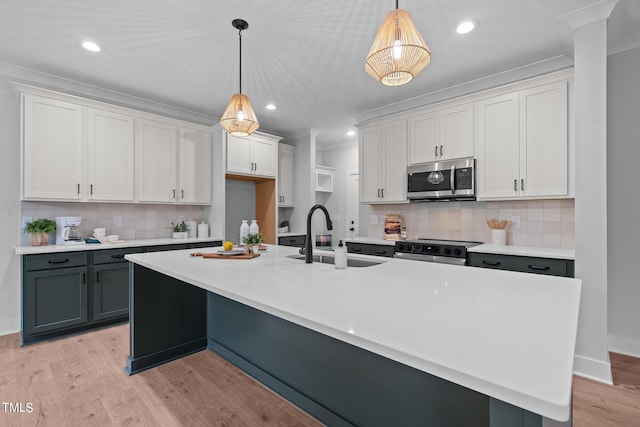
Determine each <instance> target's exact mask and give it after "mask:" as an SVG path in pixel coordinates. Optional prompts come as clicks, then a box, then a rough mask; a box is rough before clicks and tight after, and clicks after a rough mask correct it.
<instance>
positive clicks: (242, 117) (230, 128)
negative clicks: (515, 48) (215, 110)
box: [220, 19, 260, 136]
mask: <svg viewBox="0 0 640 427" xmlns="http://www.w3.org/2000/svg"><path fill="white" fill-rule="evenodd" d="M231 25H233V28H235V29H237V30H238V39H239V41H240V72H239V79H238V80H239V82H240V85H239V86H240V90H239V91H238V92H239V93H236V94H235V95H233V96H232V97H231V101H229V105H227V108H226V109H225V110H224V113H223V114H222V118H220V124H221V125H222V127H223V128H225V130H226V131H227V132H229V133H230V134H231V135H233V136H248V135H251V134H252V133H253V132H255V131H256V130H258V127H259V126H260V125H259V124H258V119H257V118H256V115H255V113H254V112H253V108H251V104H250V103H249V98H247V96H246V95H243V94H242V30H246V29H247V28H249V24H248V23H247V21H245V20H243V19H234V20H233V21H232V22H231Z"/></svg>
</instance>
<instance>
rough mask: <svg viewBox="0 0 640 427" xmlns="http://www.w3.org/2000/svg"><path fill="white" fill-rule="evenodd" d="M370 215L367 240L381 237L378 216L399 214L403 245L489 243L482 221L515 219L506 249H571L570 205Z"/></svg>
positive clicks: (470, 206) (414, 207)
mask: <svg viewBox="0 0 640 427" xmlns="http://www.w3.org/2000/svg"><path fill="white" fill-rule="evenodd" d="M371 209H372V212H373V213H372V214H371V215H375V216H376V218H375V220H376V222H377V224H369V226H368V227H369V236H370V237H383V236H384V216H385V215H386V214H392V213H399V214H400V215H402V226H403V227H406V228H407V238H408V239H415V238H418V237H426V238H432V239H454V240H470V241H478V242H485V243H491V231H490V229H489V227H488V226H487V220H488V219H491V218H498V219H500V220H502V219H506V220H512V218H513V217H519V220H520V224H519V225H516V224H512V225H511V227H509V229H508V230H507V244H509V245H518V246H539V247H549V248H570V249H573V248H574V247H575V226H574V200H573V199H562V200H528V201H511V202H507V201H505V202H434V203H409V204H401V205H371ZM372 219H373V218H372ZM369 222H372V221H369ZM363 225H364V224H363Z"/></svg>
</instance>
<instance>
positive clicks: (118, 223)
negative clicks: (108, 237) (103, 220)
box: [113, 215, 122, 227]
mask: <svg viewBox="0 0 640 427" xmlns="http://www.w3.org/2000/svg"><path fill="white" fill-rule="evenodd" d="M113 225H115V226H116V227H117V226H121V225H122V217H121V216H120V215H116V216H114V217H113Z"/></svg>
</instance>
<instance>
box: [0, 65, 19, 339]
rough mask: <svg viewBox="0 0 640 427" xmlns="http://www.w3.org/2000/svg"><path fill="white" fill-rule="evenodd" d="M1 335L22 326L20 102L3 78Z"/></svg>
mask: <svg viewBox="0 0 640 427" xmlns="http://www.w3.org/2000/svg"><path fill="white" fill-rule="evenodd" d="M0 111H2V114H0V182H2V183H3V185H2V190H0V191H1V193H0V194H1V196H0V223H2V224H3V225H4V231H3V232H2V233H0V335H3V334H4V333H9V332H16V331H17V330H18V328H19V325H20V274H19V265H20V262H19V257H18V256H17V255H16V254H15V250H14V248H15V246H18V245H19V243H20V229H19V224H20V219H19V210H20V203H19V201H18V200H19V197H20V196H19V191H20V185H19V183H20V114H19V113H20V100H19V97H18V94H17V92H14V91H13V89H12V87H11V82H10V80H9V79H8V78H6V77H4V76H2V75H0Z"/></svg>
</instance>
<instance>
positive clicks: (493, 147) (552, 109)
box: [476, 81, 569, 200]
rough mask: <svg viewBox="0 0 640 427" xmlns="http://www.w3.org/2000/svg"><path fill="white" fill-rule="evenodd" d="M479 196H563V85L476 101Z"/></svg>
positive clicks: (565, 114) (565, 144) (565, 177)
mask: <svg viewBox="0 0 640 427" xmlns="http://www.w3.org/2000/svg"><path fill="white" fill-rule="evenodd" d="M477 107H478V110H477V113H478V123H477V128H476V129H477V147H476V157H477V161H478V167H477V169H478V177H477V178H478V198H479V199H483V200H488V199H513V198H522V199H527V198H548V197H566V196H567V195H568V191H569V190H568V129H567V123H568V119H567V117H568V109H567V108H568V107H567V82H566V81H560V82H554V83H549V84H542V85H538V86H534V87H532V88H530V89H524V90H521V91H518V92H514V93H509V94H505V95H500V96H496V97H493V98H489V99H485V100H482V101H479V102H478V103H477Z"/></svg>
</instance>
